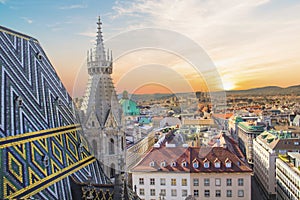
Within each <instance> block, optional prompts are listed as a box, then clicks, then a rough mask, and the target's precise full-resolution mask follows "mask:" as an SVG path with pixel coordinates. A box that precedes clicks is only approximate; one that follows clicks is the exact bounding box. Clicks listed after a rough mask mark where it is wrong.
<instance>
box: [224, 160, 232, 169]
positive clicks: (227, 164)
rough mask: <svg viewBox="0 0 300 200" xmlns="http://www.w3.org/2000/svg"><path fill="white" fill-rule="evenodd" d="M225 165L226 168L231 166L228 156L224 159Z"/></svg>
mask: <svg viewBox="0 0 300 200" xmlns="http://www.w3.org/2000/svg"><path fill="white" fill-rule="evenodd" d="M225 166H226V168H231V161H230V160H229V159H228V158H226V160H225Z"/></svg>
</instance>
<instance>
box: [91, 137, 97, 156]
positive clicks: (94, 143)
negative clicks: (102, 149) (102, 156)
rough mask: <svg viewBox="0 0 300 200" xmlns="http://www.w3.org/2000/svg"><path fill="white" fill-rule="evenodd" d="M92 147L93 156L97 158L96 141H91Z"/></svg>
mask: <svg viewBox="0 0 300 200" xmlns="http://www.w3.org/2000/svg"><path fill="white" fill-rule="evenodd" d="M92 145H93V150H94V154H95V156H97V154H98V149H97V141H96V140H93V141H92Z"/></svg>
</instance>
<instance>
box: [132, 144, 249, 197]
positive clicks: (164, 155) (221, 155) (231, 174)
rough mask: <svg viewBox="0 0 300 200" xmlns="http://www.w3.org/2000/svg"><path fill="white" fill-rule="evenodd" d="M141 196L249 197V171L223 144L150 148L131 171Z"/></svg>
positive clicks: (135, 186) (136, 188) (134, 184)
mask: <svg viewBox="0 0 300 200" xmlns="http://www.w3.org/2000/svg"><path fill="white" fill-rule="evenodd" d="M131 172H132V181H133V187H134V188H135V190H136V192H137V194H138V195H139V197H140V198H141V199H145V200H150V199H167V200H177V199H185V198H187V197H188V196H190V198H191V197H193V198H194V199H196V200H200V199H208V200H209V199H217V198H220V199H249V200H250V199H251V173H252V170H251V168H249V167H248V166H247V165H246V164H245V163H244V162H243V161H242V160H241V159H239V158H238V157H237V156H236V155H235V154H233V153H232V152H230V151H229V150H227V149H226V148H222V147H209V148H204V147H202V148H201V147H188V148H184V147H162V148H153V149H152V150H151V151H150V152H149V153H148V154H146V156H145V157H144V158H143V159H142V160H141V161H140V162H139V163H138V164H137V165H136V166H135V167H134V168H133V169H132V170H131Z"/></svg>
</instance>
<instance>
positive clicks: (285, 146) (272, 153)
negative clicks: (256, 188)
mask: <svg viewBox="0 0 300 200" xmlns="http://www.w3.org/2000/svg"><path fill="white" fill-rule="evenodd" d="M291 136H292V135H291V134H290V133H289V132H283V131H281V132H280V131H265V132H263V133H262V134H260V135H259V136H258V137H256V139H255V140H253V151H254V153H253V158H254V159H253V160H254V175H255V177H256V179H257V180H258V181H259V183H260V185H261V186H262V187H263V188H264V190H265V192H266V194H267V195H268V196H269V198H270V199H275V196H276V189H275V188H276V179H275V165H276V158H277V157H278V155H279V154H286V153H287V152H288V151H299V150H300V146H299V142H300V139H299V138H292V137H291Z"/></svg>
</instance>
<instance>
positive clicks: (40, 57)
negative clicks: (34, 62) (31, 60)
mask: <svg viewBox="0 0 300 200" xmlns="http://www.w3.org/2000/svg"><path fill="white" fill-rule="evenodd" d="M36 57H37V59H38V60H42V58H43V56H42V54H41V53H40V52H38V53H37V54H36Z"/></svg>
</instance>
